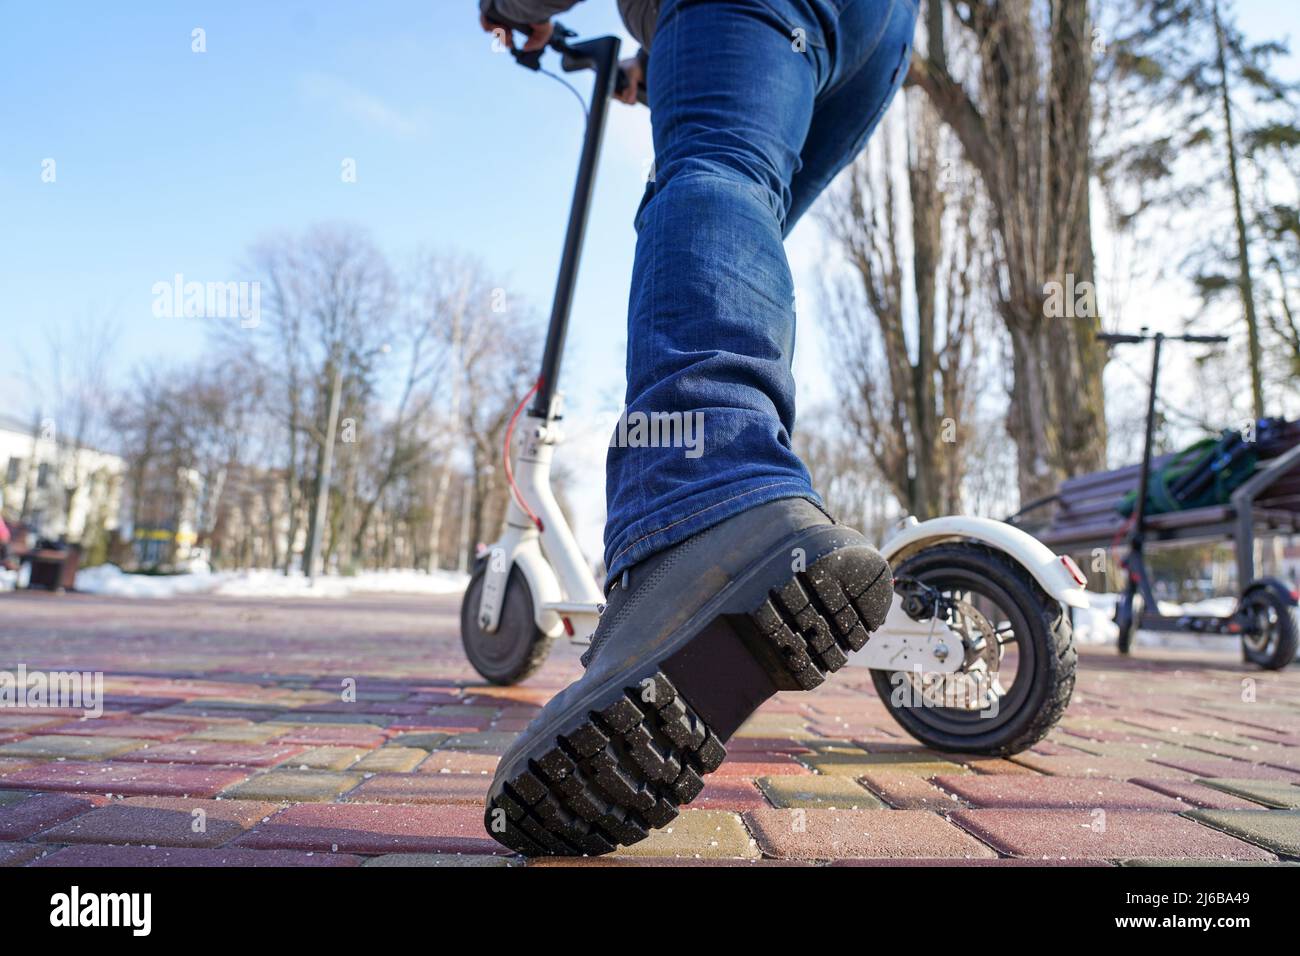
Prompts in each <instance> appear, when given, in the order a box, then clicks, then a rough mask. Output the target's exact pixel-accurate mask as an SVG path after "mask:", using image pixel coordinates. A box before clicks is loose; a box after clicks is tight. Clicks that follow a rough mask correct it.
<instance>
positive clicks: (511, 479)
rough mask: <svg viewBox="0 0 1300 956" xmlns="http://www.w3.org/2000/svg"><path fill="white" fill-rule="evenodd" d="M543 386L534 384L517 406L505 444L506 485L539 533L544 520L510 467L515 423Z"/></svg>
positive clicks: (538, 381) (507, 427) (540, 382)
mask: <svg viewBox="0 0 1300 956" xmlns="http://www.w3.org/2000/svg"><path fill="white" fill-rule="evenodd" d="M541 385H542V380H541V379H540V378H539V379H538V380H537V381H535V382H534V383H533V387H532V388H530V389H529V390H528V394H527V395H525V396H524V397H523V398H522V399H520V400H519V404H518V405H516V406H515V411H514V414H513V415H511V416H510V424H509V425H507V426H506V442H505V472H506V484H508V485H509V486H510V494H511V495H513V496H514V499H515V503H516V504H518V505H519V507H520V509H521V510H522V511H523V513H524V514H526V515H528V517H529V519H530V520H531V521H532V522H533V524H534V525H536V526H537V530H538V531H539V532H540V531H542V530H544V529H543V527H542V519H541V518H539V517H537V515H536V514H534V513H533V509H532V508H530V507H528V502H526V501H524V496H523V493H522V492H520V490H519V486H518V485H517V484H515V471H514V468H513V467H511V465H510V445H511V439H512V438H513V437H514V434H515V422H517V421H518V420H519V413H520V412H522V411H523V410H524V406H525V405H527V404H528V400H529V399H530V398H532V397H533V396H534V395H536V394H537V390H538V389H539V388H541Z"/></svg>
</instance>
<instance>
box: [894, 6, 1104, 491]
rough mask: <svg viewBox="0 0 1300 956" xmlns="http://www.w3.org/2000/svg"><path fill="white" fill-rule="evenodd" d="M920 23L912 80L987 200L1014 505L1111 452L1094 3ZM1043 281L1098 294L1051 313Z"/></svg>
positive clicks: (961, 11) (953, 13)
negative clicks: (1096, 203)
mask: <svg viewBox="0 0 1300 956" xmlns="http://www.w3.org/2000/svg"><path fill="white" fill-rule="evenodd" d="M945 10H946V11H947V15H945ZM925 22H926V28H927V29H926V33H927V53H926V55H925V56H917V57H914V58H913V60H912V64H911V69H910V71H909V74H908V82H909V83H910V84H913V85H915V86H918V87H920V88H921V89H922V90H924V91H925V93H926V95H927V96H928V98H929V100H930V102H931V103H932V104H933V105H934V107H935V109H936V110H937V111H938V112H939V115H940V116H942V117H943V120H944V122H945V123H946V124H947V125H948V126H949V127H950V128H951V129H952V130H953V132H954V133H955V135H956V137H957V139H958V141H959V142H960V143H961V146H962V150H963V153H964V155H965V158H966V160H967V161H968V162H969V163H970V165H971V166H972V167H973V168H974V169H975V171H976V172H977V174H978V177H979V182H980V185H981V188H982V192H983V194H984V196H985V198H986V199H987V201H988V204H989V218H990V227H991V229H990V231H991V233H992V238H993V240H994V241H993V243H992V244H991V250H992V253H993V256H994V266H995V269H994V277H995V279H996V282H995V283H994V290H993V291H994V294H995V303H996V306H997V309H998V312H999V314H1000V316H1001V318H1002V321H1003V323H1004V324H1005V326H1006V329H1007V331H1008V333H1009V335H1010V338H1011V344H1012V362H1013V369H1014V376H1015V377H1014V384H1013V387H1012V390H1011V406H1010V411H1009V416H1008V431H1009V433H1010V434H1011V436H1012V438H1013V439H1014V440H1015V443H1016V448H1017V454H1018V478H1019V481H1018V484H1019V486H1020V494H1021V497H1022V499H1025V500H1028V499H1031V498H1037V497H1039V496H1040V495H1043V494H1047V493H1048V492H1050V491H1052V490H1054V488H1055V486H1056V484H1057V483H1058V482H1059V481H1060V480H1061V479H1063V478H1064V477H1066V476H1068V475H1071V474H1076V473H1079V472H1083V471H1091V470H1094V469H1097V468H1100V467H1102V466H1103V464H1104V460H1105V451H1106V422H1105V407H1104V397H1103V393H1102V382H1101V372H1102V369H1103V368H1104V366H1105V362H1106V354H1105V352H1104V351H1103V350H1102V348H1101V347H1100V346H1099V345H1098V344H1097V342H1096V341H1095V335H1096V333H1097V332H1098V331H1100V327H1101V324H1100V316H1099V314H1098V311H1097V309H1096V305H1095V288H1094V287H1093V283H1094V282H1095V277H1094V264H1093V252H1092V233H1091V215H1090V208H1089V196H1088V193H1089V181H1090V170H1091V159H1090V155H1091V154H1090V138H1089V137H1090V129H1089V127H1090V116H1091V83H1092V69H1093V62H1092V35H1091V25H1090V24H1091V21H1090V19H1089V11H1088V4H1087V3H1086V2H1084V0H1047V2H1043V0H952V2H950V3H948V4H946V5H945V4H943V3H942V2H941V0H929V3H928V4H927V15H926V21H925ZM949 24H953V25H955V27H956V29H957V31H958V37H957V41H956V42H955V43H949V42H948V38H947V27H948V25H949ZM954 48H955V49H956V51H957V52H959V53H960V54H961V62H960V63H958V62H957V60H956V58H955V57H954V55H953V53H954ZM1044 57H1045V59H1044ZM1049 284H1050V285H1051V286H1054V287H1055V288H1056V289H1065V290H1068V291H1069V292H1074V291H1075V290H1091V291H1092V296H1091V298H1089V297H1088V296H1087V295H1083V294H1081V295H1079V296H1078V297H1077V298H1076V297H1075V296H1073V295H1071V296H1070V299H1071V300H1072V301H1071V302H1069V303H1068V306H1067V308H1066V309H1065V310H1064V312H1063V314H1059V315H1049V314H1048V313H1049V311H1050V309H1049V308H1048V303H1049V302H1050V301H1051V299H1050V295H1051V294H1050V293H1049ZM1085 284H1086V285H1085Z"/></svg>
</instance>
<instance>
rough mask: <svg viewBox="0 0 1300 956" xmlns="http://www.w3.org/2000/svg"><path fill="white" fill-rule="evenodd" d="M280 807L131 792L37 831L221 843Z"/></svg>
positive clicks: (91, 838)
mask: <svg viewBox="0 0 1300 956" xmlns="http://www.w3.org/2000/svg"><path fill="white" fill-rule="evenodd" d="M279 809H280V808H279V807H278V806H277V805H276V804H274V803H261V802H255V801H251V800H185V799H180V798H176V797H131V798H130V799H127V800H116V801H114V802H112V803H111V804H109V805H107V806H103V807H100V808H99V809H97V810H91V811H90V812H89V813H85V814H82V815H81V816H78V817H77V818H76V819H75V820H69V821H68V822H67V823H61V824H59V825H58V826H55V827H51V828H50V829H48V830H45V831H44V832H42V833H41V835H40V839H41V842H43V843H118V844H124V843H139V844H147V845H153V844H156V845H158V846H188V847H211V846H221V845H222V844H223V843H227V842H229V841H230V840H232V839H234V838H235V837H237V836H240V835H241V834H243V833H244V832H245V831H246V830H248V829H249V828H250V827H252V826H255V825H256V824H258V823H260V822H261V821H262V820H263V819H264V818H266V817H270V816H271V815H272V814H273V813H275V812H276V811H277V810H279Z"/></svg>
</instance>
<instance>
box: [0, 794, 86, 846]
mask: <svg viewBox="0 0 1300 956" xmlns="http://www.w3.org/2000/svg"><path fill="white" fill-rule="evenodd" d="M103 802H104V798H102V797H90V796H76V797H73V796H66V795H64V794H61V793H37V794H33V795H32V796H30V797H28V798H27V799H26V800H21V801H19V802H18V803H12V804H9V805H8V806H4V807H0V840H22V839H25V838H26V837H29V836H31V835H32V834H34V833H39V832H40V831H42V830H44V829H46V828H47V827H52V826H54V825H55V824H56V823H62V822H63V821H64V820H70V819H72V818H73V817H76V816H80V815H81V814H83V813H88V812H89V811H91V810H93V809H94V808H95V807H96V806H98V805H99V804H102V803H103Z"/></svg>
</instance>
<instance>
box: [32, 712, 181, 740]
mask: <svg viewBox="0 0 1300 956" xmlns="http://www.w3.org/2000/svg"><path fill="white" fill-rule="evenodd" d="M202 726H204V724H203V723H201V722H198V721H194V722H191V721H184V720H133V719H131V718H129V717H124V718H120V719H117V720H73V721H69V722H67V723H63V724H59V725H57V726H55V727H50V728H48V729H46V730H42V731H41V733H43V734H72V735H74V736H78V737H101V736H102V737H138V738H140V739H142V740H175V739H176V738H177V737H179V736H181V735H182V734H187V733H190V732H191V731H195V730H198V729H199V728H200V727H202Z"/></svg>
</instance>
